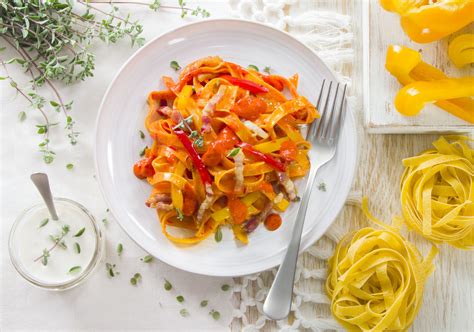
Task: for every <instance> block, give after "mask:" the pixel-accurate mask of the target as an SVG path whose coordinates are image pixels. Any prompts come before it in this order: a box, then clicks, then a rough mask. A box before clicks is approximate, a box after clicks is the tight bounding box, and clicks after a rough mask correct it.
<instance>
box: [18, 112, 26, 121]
mask: <svg viewBox="0 0 474 332" xmlns="http://www.w3.org/2000/svg"><path fill="white" fill-rule="evenodd" d="M25 120H26V113H25V112H24V111H21V112H20V113H18V121H20V122H23V121H25Z"/></svg>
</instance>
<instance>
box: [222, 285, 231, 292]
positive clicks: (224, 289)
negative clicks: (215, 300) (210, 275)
mask: <svg viewBox="0 0 474 332" xmlns="http://www.w3.org/2000/svg"><path fill="white" fill-rule="evenodd" d="M229 288H230V286H229V285H227V284H224V285H222V286H221V289H222V290H223V291H224V292H226V291H228V290H229Z"/></svg>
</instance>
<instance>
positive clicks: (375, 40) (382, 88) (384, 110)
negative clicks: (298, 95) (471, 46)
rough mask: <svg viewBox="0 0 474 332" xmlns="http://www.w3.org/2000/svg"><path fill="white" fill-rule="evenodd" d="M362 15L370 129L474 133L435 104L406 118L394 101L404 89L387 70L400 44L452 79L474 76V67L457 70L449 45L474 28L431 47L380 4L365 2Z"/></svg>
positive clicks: (465, 123)
mask: <svg viewBox="0 0 474 332" xmlns="http://www.w3.org/2000/svg"><path fill="white" fill-rule="evenodd" d="M362 11H363V12H362V14H363V15H365V20H364V22H363V30H364V31H363V39H364V45H363V46H364V49H363V51H364V54H363V56H364V57H366V59H365V60H366V67H365V71H364V73H363V76H364V83H363V84H364V86H365V89H366V95H365V96H364V97H366V99H365V100H364V103H365V112H366V114H365V115H366V126H367V128H368V129H369V130H370V131H371V132H374V133H416V132H417V133H423V132H433V131H439V132H442V131H443V132H445V131H466V130H469V129H470V130H473V128H474V127H473V126H472V125H471V126H470V125H469V123H468V122H466V121H463V120H461V119H459V118H457V117H455V116H453V115H451V114H449V113H447V112H445V111H443V110H442V109H440V108H438V107H436V106H435V105H429V106H427V107H426V108H425V109H424V110H423V111H422V112H421V113H420V114H419V115H417V116H414V117H407V116H403V115H401V114H400V113H398V112H397V110H396V109H395V107H394V105H393V99H394V97H395V95H396V93H397V92H398V91H399V90H400V87H401V86H400V84H399V83H398V81H397V80H396V79H395V78H394V77H393V76H391V75H390V74H388V72H387V71H386V70H385V69H384V65H385V54H386V50H387V48H388V46H389V45H390V44H398V45H404V46H407V47H410V48H412V49H415V50H420V51H421V53H422V57H423V60H424V61H426V62H427V63H429V64H432V65H434V66H435V67H437V68H439V69H441V70H442V71H444V72H445V73H447V74H448V75H449V76H453V77H460V76H467V75H473V74H474V68H473V67H470V66H466V67H464V68H462V69H458V68H456V66H454V65H453V64H452V63H451V61H450V60H449V58H448V44H449V42H450V41H451V40H453V39H454V38H455V37H456V36H458V35H460V34H464V33H472V32H473V31H474V26H473V25H472V24H471V25H470V26H468V27H466V28H464V29H461V30H460V31H458V32H456V33H454V34H452V35H450V36H449V37H447V38H443V39H441V40H440V41H436V42H433V43H429V44H418V43H415V42H413V41H411V40H410V38H408V37H407V36H406V34H405V33H404V31H403V29H402V28H401V26H400V23H399V20H400V18H399V16H398V15H397V14H395V13H390V12H387V11H385V10H384V9H383V8H382V7H381V6H380V5H379V2H378V1H370V2H369V1H368V0H367V1H364V3H363V8H362Z"/></svg>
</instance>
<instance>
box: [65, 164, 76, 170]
mask: <svg viewBox="0 0 474 332" xmlns="http://www.w3.org/2000/svg"><path fill="white" fill-rule="evenodd" d="M66 168H67V169H68V170H72V169H73V168H74V165H73V164H67V165H66Z"/></svg>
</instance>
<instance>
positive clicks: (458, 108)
mask: <svg viewBox="0 0 474 332" xmlns="http://www.w3.org/2000/svg"><path fill="white" fill-rule="evenodd" d="M385 68H386V69H387V70H388V71H389V72H390V73H391V74H392V75H393V76H395V77H396V78H397V79H398V81H399V82H400V84H402V85H408V84H411V83H413V82H418V81H438V80H447V79H449V78H450V77H448V76H447V75H446V74H445V73H443V72H442V71H441V70H439V69H437V68H436V67H433V66H431V65H429V64H427V63H426V62H423V60H422V58H421V54H420V53H419V52H417V51H415V50H412V49H410V48H408V47H404V46H399V45H390V46H389V48H388V50H387V58H386V62H385ZM469 79H472V77H469V78H468V80H465V81H464V82H471V83H472V81H469ZM458 86H459V85H457V87H458ZM407 90H408V89H407ZM464 91H466V90H463V93H462V95H463V96H464V97H458V95H455V96H454V97H451V96H448V97H449V98H448V99H445V98H439V99H432V100H436V102H435V105H436V106H438V107H440V108H442V109H443V110H445V111H447V112H449V113H451V114H452V115H454V116H457V117H458V118H461V119H463V120H465V121H467V122H470V123H474V101H473V100H472V98H469V97H466V96H472V95H473V94H470V95H469V94H467V95H466V94H464ZM400 98H401V97H400ZM437 98H438V97H437ZM400 103H401V102H400ZM416 109H417V108H416V106H415V108H414V111H407V110H406V108H403V112H401V113H402V114H407V115H408V114H411V115H413V113H415V114H416V113H418V111H419V110H418V111H416Z"/></svg>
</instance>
